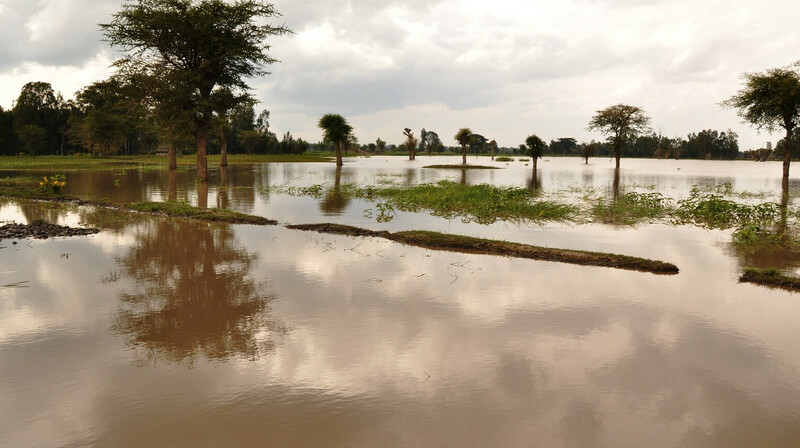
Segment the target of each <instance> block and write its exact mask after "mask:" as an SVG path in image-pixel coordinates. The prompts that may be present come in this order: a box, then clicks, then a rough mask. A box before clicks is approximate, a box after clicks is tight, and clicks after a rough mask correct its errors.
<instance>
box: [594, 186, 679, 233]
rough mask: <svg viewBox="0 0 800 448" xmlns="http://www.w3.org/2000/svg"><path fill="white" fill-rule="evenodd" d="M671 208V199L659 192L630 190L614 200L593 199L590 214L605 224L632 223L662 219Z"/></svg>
mask: <svg viewBox="0 0 800 448" xmlns="http://www.w3.org/2000/svg"><path fill="white" fill-rule="evenodd" d="M671 210H672V207H671V200H670V199H669V198H667V197H665V196H664V195H662V194H661V193H637V192H630V193H626V194H624V195H623V196H622V197H620V198H618V199H617V200H616V201H610V202H609V201H607V200H605V199H603V198H597V199H595V200H594V205H593V206H592V208H591V215H592V217H593V219H594V220H595V221H598V222H602V223H606V224H624V225H634V224H638V223H640V222H652V221H656V220H659V219H663V218H665V217H666V216H668V215H669V214H670V211H671Z"/></svg>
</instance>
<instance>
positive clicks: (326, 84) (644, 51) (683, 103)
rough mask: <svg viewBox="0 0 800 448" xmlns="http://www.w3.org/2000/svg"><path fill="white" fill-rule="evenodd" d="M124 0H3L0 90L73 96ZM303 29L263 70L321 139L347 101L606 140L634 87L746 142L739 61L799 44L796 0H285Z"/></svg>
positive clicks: (371, 119)
mask: <svg viewBox="0 0 800 448" xmlns="http://www.w3.org/2000/svg"><path fill="white" fill-rule="evenodd" d="M120 4H121V1H119V0H0V106H2V107H4V108H9V107H11V104H12V102H13V101H14V99H15V98H16V97H17V96H18V95H19V91H20V88H21V87H22V86H23V84H25V83H26V82H29V81H46V82H49V83H51V84H52V85H53V88H54V89H55V90H57V91H60V92H61V93H62V94H63V95H64V97H66V98H72V97H73V96H74V93H75V91H77V90H79V89H80V88H81V87H83V86H86V85H88V84H90V83H92V82H94V81H97V80H100V79H103V78H105V77H107V76H108V75H109V74H110V73H111V69H110V68H109V64H111V62H112V61H113V59H114V53H113V52H112V51H111V50H110V49H109V47H108V45H107V44H106V43H105V42H103V41H102V35H101V33H100V32H99V30H98V26H97V24H98V23H101V22H108V21H109V20H110V17H111V15H112V14H113V13H114V12H115V11H117V10H118V8H119V5H120ZM274 4H275V6H276V7H277V9H278V10H279V11H280V12H281V13H282V14H283V17H281V18H280V19H277V20H276V23H281V22H282V23H285V24H286V25H287V26H289V27H290V28H292V29H293V30H294V31H295V34H294V35H291V36H287V37H278V38H275V39H273V40H272V41H271V44H272V55H273V56H275V57H277V58H278V59H279V60H281V62H280V63H278V64H274V65H273V66H271V67H270V71H271V72H272V74H271V75H268V76H267V77H265V78H259V79H253V80H251V85H252V86H253V87H254V93H255V95H256V97H257V98H258V100H259V101H261V104H259V105H258V106H257V107H258V109H259V110H260V109H268V110H269V111H270V112H271V128H272V130H273V131H275V132H276V133H278V134H281V133H283V132H285V131H291V132H292V134H293V135H295V136H296V137H303V138H304V139H307V140H310V141H312V142H316V141H319V140H320V139H321V133H320V131H319V130H318V129H317V128H316V122H317V120H318V119H319V117H320V116H321V115H322V114H324V113H328V112H334V113H340V114H342V115H344V116H346V117H347V118H348V120H350V122H351V124H352V125H353V126H354V128H355V132H356V136H357V137H358V138H359V141H360V142H361V143H368V142H371V141H375V139H376V138H378V137H380V138H382V139H384V140H387V141H389V142H390V143H400V142H401V141H402V140H403V136H402V131H403V128H404V127H410V128H412V129H413V130H414V131H415V133H416V134H418V133H419V130H420V129H421V128H426V129H428V130H434V131H436V132H437V133H438V134H439V135H440V137H441V138H442V141H443V142H444V143H445V144H448V145H455V142H454V141H453V139H452V136H453V135H454V134H455V133H456V131H457V130H458V128H460V127H469V128H471V129H472V131H473V132H477V133H480V134H483V135H484V136H486V137H487V138H489V139H492V138H494V139H496V140H497V142H498V143H499V144H500V145H501V146H517V145H519V144H520V143H522V142H523V140H524V139H525V137H526V136H527V135H530V134H533V133H535V134H538V135H539V136H540V137H542V138H544V139H545V140H548V141H549V140H550V139H555V138H559V137H575V138H577V139H578V140H579V141H588V140H591V139H593V138H594V139H596V140H601V139H602V136H601V135H599V134H597V133H591V132H588V131H586V130H585V128H586V125H587V123H588V122H589V120H590V119H591V117H592V115H593V113H594V112H595V111H596V110H598V109H602V108H604V107H606V106H609V105H612V104H617V103H620V102H622V103H628V104H632V105H636V106H639V107H642V108H644V109H645V111H646V112H647V113H648V115H649V116H650V117H651V118H652V124H653V128H654V129H655V130H656V131H659V130H660V131H661V132H662V133H663V134H664V135H666V136H669V137H674V136H683V137H685V136H686V135H687V134H688V133H690V132H696V131H700V130H702V129H709V128H710V129H717V130H726V129H728V128H731V129H733V130H734V131H735V132H737V133H738V134H739V136H740V148H741V149H742V150H746V149H749V148H751V147H757V146H761V145H763V143H764V142H765V141H767V140H773V141H775V140H777V139H778V138H780V135H779V134H774V135H772V136H770V135H769V134H763V133H762V134H760V135H759V134H758V133H756V132H755V131H754V130H752V129H751V128H750V127H749V126H748V125H746V124H742V123H741V120H740V119H739V118H738V117H737V116H736V113H735V111H731V110H724V109H722V108H720V107H719V105H718V104H719V102H720V101H723V100H725V99H726V98H728V97H730V96H731V95H732V94H734V93H735V92H736V91H737V90H738V89H739V88H740V86H741V78H740V75H741V74H742V73H743V72H747V71H762V70H765V69H767V68H771V67H780V66H786V65H789V64H792V63H794V62H795V61H796V60H799V59H800V26H798V25H797V24H798V21H799V19H800V2H797V1H795V0H761V1H758V2H756V1H753V0H691V1H689V0H603V1H599V0H549V1H545V0H528V1H524V0H492V1H487V0H403V1H398V0H324V1H319V0H315V1H311V0H276V1H275V2H274Z"/></svg>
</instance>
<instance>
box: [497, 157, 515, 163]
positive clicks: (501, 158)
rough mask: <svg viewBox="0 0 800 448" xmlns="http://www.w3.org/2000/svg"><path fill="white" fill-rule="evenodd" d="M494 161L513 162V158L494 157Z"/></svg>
mask: <svg viewBox="0 0 800 448" xmlns="http://www.w3.org/2000/svg"><path fill="white" fill-rule="evenodd" d="M494 161H495V162H513V161H514V158H513V157H508V156H499V157H495V158H494Z"/></svg>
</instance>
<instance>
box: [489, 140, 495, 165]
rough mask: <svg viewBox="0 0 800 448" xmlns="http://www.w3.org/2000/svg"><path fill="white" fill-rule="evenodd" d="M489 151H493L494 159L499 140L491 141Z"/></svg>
mask: <svg viewBox="0 0 800 448" xmlns="http://www.w3.org/2000/svg"><path fill="white" fill-rule="evenodd" d="M489 151H491V152H492V160H494V153H496V152H497V140H494V139H492V141H490V142H489Z"/></svg>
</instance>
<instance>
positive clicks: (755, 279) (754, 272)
mask: <svg viewBox="0 0 800 448" xmlns="http://www.w3.org/2000/svg"><path fill="white" fill-rule="evenodd" d="M739 281H740V282H744V283H754V284H757V285H762V286H769V287H772V288H781V289H787V290H789V291H795V292H800V278H797V277H790V276H788V275H784V274H783V273H782V272H781V271H779V270H777V269H756V268H747V269H745V271H744V274H742V276H741V277H739Z"/></svg>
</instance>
